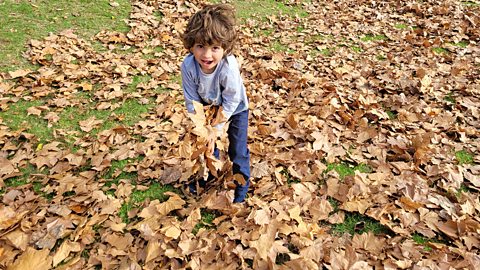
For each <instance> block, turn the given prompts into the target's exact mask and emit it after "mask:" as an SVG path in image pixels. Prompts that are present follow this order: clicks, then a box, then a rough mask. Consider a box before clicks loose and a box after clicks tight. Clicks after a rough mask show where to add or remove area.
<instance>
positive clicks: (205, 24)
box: [181, 4, 250, 203]
mask: <svg viewBox="0 0 480 270" xmlns="http://www.w3.org/2000/svg"><path fill="white" fill-rule="evenodd" d="M236 39H237V33H236V30H235V11H234V9H233V8H232V7H231V6H229V5H227V4H217V5H209V6H206V7H205V8H204V9H202V10H200V11H198V12H197V13H196V14H194V15H193V16H192V17H191V18H190V20H189V22H188V24H187V28H186V30H185V32H184V33H183V35H182V41H183V45H184V46H185V48H186V49H187V50H189V51H190V54H189V55H188V56H187V57H186V58H185V60H184V61H183V63H182V65H181V73H182V87H183V94H184V97H185V105H186V107H187V110H188V112H189V113H195V109H194V106H193V101H197V102H200V103H203V104H204V105H214V106H222V108H223V112H224V115H225V117H226V118H227V119H228V121H230V125H229V127H228V130H227V134H228V139H229V142H230V143H229V147H228V156H229V157H230V160H231V161H232V163H233V174H234V175H235V174H241V175H242V176H243V177H244V179H245V182H246V184H245V185H241V184H240V183H238V182H235V184H236V188H235V197H234V200H233V202H234V203H237V202H243V201H244V200H245V196H246V194H247V191H248V187H249V185H250V180H249V179H250V151H249V150H248V147H247V129H248V99H247V94H246V90H245V86H244V84H243V80H242V78H241V76H240V69H239V66H238V63H237V60H236V59H235V57H234V56H233V55H232V50H233V47H234V44H235V42H236ZM215 128H217V129H218V130H222V128H223V124H219V125H218V126H215ZM215 156H216V157H217V158H218V151H215ZM204 184H205V183H204V182H203V183H202V182H201V183H200V185H204ZM190 191H191V192H193V193H195V192H196V187H194V186H193V185H190Z"/></svg>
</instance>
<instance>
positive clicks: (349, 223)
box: [332, 212, 392, 236]
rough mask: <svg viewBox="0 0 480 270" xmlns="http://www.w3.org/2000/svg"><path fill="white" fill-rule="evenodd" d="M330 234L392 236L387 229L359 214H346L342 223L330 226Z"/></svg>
mask: <svg viewBox="0 0 480 270" xmlns="http://www.w3.org/2000/svg"><path fill="white" fill-rule="evenodd" d="M332 232H333V233H334V234H337V235H343V234H345V233H348V234H350V235H352V236H353V235H354V234H362V233H366V232H372V233H374V234H389V235H390V234H392V232H391V230H390V229H388V227H386V226H384V225H382V224H380V222H378V221H377V220H375V219H372V218H370V217H367V216H364V215H361V214H359V213H356V212H355V213H351V212H346V214H345V220H344V222H343V223H340V224H334V225H332Z"/></svg>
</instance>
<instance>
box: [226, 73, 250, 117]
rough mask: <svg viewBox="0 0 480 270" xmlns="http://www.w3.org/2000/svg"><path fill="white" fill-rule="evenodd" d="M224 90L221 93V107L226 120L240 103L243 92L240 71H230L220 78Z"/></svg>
mask: <svg viewBox="0 0 480 270" xmlns="http://www.w3.org/2000/svg"><path fill="white" fill-rule="evenodd" d="M221 80H222V84H223V85H224V89H223V91H222V107H223V113H224V115H225V118H226V119H227V120H228V119H230V117H231V116H232V114H233V113H234V112H235V110H236V109H237V107H238V105H239V104H240V102H241V101H242V95H243V94H244V93H243V92H244V91H245V87H244V86H243V81H242V78H241V77H240V71H235V70H233V71H232V70H231V71H230V72H228V73H225V74H224V76H223V78H221Z"/></svg>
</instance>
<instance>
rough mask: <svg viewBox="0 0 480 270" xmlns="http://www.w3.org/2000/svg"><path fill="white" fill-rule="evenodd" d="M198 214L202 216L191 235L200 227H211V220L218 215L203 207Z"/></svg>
mask: <svg viewBox="0 0 480 270" xmlns="http://www.w3.org/2000/svg"><path fill="white" fill-rule="evenodd" d="M200 214H201V216H202V218H201V219H200V222H198V223H197V224H196V225H195V227H194V228H193V230H192V233H193V235H197V233H198V231H199V230H200V229H201V228H206V229H208V228H212V227H213V220H214V219H215V218H217V217H218V216H219V214H218V213H216V212H211V211H207V210H205V209H203V208H202V209H201V210H200Z"/></svg>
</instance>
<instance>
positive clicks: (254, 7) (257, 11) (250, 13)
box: [214, 0, 308, 21]
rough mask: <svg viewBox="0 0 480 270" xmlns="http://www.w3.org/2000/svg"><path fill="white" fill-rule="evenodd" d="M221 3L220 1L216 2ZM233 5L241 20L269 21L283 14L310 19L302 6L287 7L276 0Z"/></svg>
mask: <svg viewBox="0 0 480 270" xmlns="http://www.w3.org/2000/svg"><path fill="white" fill-rule="evenodd" d="M214 2H220V1H214ZM232 4H233V5H234V6H235V8H236V10H237V16H238V18H240V19H243V20H245V19H249V18H252V17H259V18H261V19H262V20H263V21H267V17H268V16H273V15H278V14H283V15H287V16H292V17H293V16H299V17H301V18H305V17H308V12H307V11H306V10H304V9H303V8H302V6H301V5H286V4H285V3H284V2H283V1H276V0H237V1H233V2H232Z"/></svg>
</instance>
